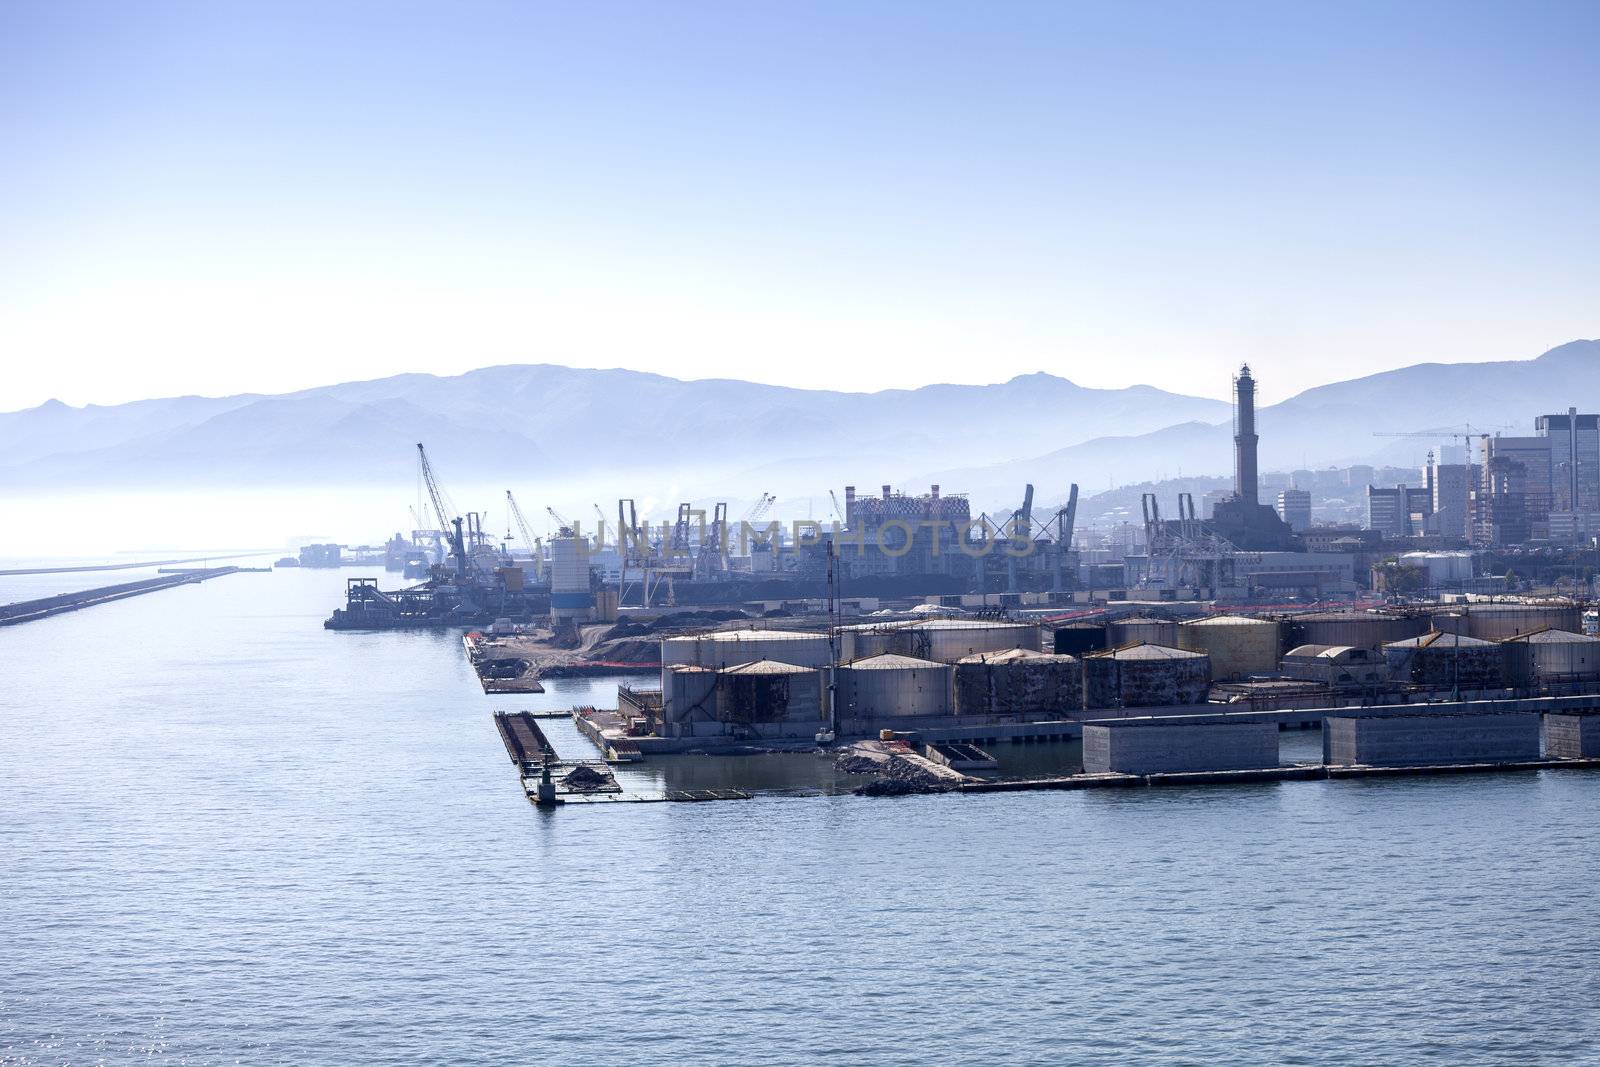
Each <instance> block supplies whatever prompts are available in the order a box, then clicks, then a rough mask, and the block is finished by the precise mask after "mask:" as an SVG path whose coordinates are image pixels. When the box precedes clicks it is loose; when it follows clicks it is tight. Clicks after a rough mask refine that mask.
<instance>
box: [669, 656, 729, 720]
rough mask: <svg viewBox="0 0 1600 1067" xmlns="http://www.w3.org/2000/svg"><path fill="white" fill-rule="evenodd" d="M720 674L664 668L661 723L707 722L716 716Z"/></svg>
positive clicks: (689, 667) (693, 668) (681, 666)
mask: <svg viewBox="0 0 1600 1067" xmlns="http://www.w3.org/2000/svg"><path fill="white" fill-rule="evenodd" d="M716 691H717V672H716V671H714V670H712V669H711V668H710V667H696V666H692V665H689V664H681V663H680V664H676V665H674V666H670V667H663V668H661V721H662V722H667V723H687V722H696V721H699V722H707V721H710V720H713V719H715V718H716V717H717V699H716Z"/></svg>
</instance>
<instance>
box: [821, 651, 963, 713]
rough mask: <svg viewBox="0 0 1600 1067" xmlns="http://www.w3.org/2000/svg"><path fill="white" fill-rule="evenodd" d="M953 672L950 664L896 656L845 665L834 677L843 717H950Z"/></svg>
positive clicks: (835, 690) (857, 661) (868, 658)
mask: <svg viewBox="0 0 1600 1067" xmlns="http://www.w3.org/2000/svg"><path fill="white" fill-rule="evenodd" d="M952 672H953V668H952V667H951V666H950V664H948V663H935V662H933V661H932V660H925V659H917V658H915V657H913V656H898V655H894V654H892V653H891V654H888V655H883V656H869V657H867V658H866V659H858V660H856V661H855V662H853V663H848V664H845V665H844V666H842V667H840V668H839V669H838V670H837V671H836V672H835V676H834V700H835V701H836V702H837V704H838V709H839V711H838V715H839V718H841V719H887V718H904V717H907V716H912V715H948V714H950V705H951V676H952Z"/></svg>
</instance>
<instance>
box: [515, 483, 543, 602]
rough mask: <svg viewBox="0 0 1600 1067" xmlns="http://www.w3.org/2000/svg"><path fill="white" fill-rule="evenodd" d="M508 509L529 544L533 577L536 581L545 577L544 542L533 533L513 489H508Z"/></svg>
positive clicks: (524, 539)
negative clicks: (513, 494)
mask: <svg viewBox="0 0 1600 1067" xmlns="http://www.w3.org/2000/svg"><path fill="white" fill-rule="evenodd" d="M506 510H507V511H508V512H510V513H511V520H512V521H513V522H515V523H516V524H517V529H518V530H519V531H521V533H522V540H523V541H524V542H526V543H527V545H528V552H529V553H530V554H531V556H532V558H533V577H534V580H535V581H540V580H542V579H543V578H544V559H543V556H544V542H543V541H542V540H540V539H539V538H537V537H535V536H534V534H533V529H532V528H531V527H530V526H529V525H528V519H527V516H525V515H523V514H522V508H521V506H520V505H518V504H517V498H516V497H514V496H512V495H511V490H509V489H507V490H506Z"/></svg>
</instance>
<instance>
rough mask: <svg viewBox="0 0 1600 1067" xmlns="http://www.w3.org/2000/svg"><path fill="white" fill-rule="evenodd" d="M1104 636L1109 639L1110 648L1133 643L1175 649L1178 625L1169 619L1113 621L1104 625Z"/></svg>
mask: <svg viewBox="0 0 1600 1067" xmlns="http://www.w3.org/2000/svg"><path fill="white" fill-rule="evenodd" d="M1106 636H1107V637H1108V638H1109V639H1110V643H1111V647H1112V648H1117V647H1119V646H1121V645H1129V644H1132V643H1133V642H1135V641H1142V642H1143V643H1144V644H1147V645H1161V646H1163V647H1166V648H1176V647H1177V644H1178V624H1177V623H1175V622H1173V621H1172V620H1171V619H1149V618H1136V619H1135V618H1129V619H1113V620H1112V621H1111V622H1108V623H1107V624H1106Z"/></svg>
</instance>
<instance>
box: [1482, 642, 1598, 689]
mask: <svg viewBox="0 0 1600 1067" xmlns="http://www.w3.org/2000/svg"><path fill="white" fill-rule="evenodd" d="M1501 647H1502V648H1503V649H1504V650H1505V655H1506V675H1507V677H1508V679H1509V680H1510V682H1511V684H1512V685H1542V684H1546V683H1559V682H1582V681H1592V680H1594V679H1596V678H1600V637H1590V636H1588V635H1587V634H1580V633H1573V632H1571V631H1568V630H1540V631H1539V632H1538V633H1532V634H1523V635H1522V636H1520V637H1511V638H1507V639H1506V640H1505V641H1503V642H1501Z"/></svg>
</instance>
